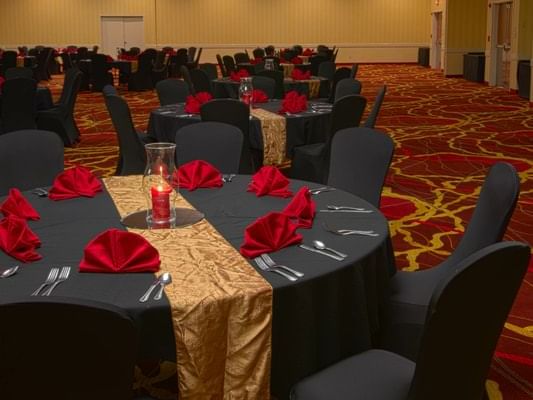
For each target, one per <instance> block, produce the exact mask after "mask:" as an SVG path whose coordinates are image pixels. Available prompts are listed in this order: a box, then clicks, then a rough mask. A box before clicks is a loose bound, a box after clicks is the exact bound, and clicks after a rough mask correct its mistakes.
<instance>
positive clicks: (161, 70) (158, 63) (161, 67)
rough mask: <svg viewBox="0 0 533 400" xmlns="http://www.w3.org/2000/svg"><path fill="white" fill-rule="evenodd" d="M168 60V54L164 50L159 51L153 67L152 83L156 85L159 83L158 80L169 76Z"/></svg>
mask: <svg viewBox="0 0 533 400" xmlns="http://www.w3.org/2000/svg"><path fill="white" fill-rule="evenodd" d="M169 59H170V58H169ZM166 60H167V54H166V53H165V52H164V51H158V52H157V54H156V56H155V60H154V67H153V69H152V83H153V84H154V86H155V85H157V82H159V81H162V80H163V79H166V78H168V62H167V61H166Z"/></svg>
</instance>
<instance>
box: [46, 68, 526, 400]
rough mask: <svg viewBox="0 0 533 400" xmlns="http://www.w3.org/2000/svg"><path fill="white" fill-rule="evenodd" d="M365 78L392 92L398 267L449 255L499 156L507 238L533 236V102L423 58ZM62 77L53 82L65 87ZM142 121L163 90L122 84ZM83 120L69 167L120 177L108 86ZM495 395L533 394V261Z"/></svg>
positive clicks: (85, 96) (389, 114)
mask: <svg viewBox="0 0 533 400" xmlns="http://www.w3.org/2000/svg"><path fill="white" fill-rule="evenodd" d="M358 78H359V80H360V81H361V82H362V84H363V95H365V96H367V97H368V99H369V106H371V105H372V102H373V99H374V97H375V93H376V91H377V89H378V88H379V87H380V86H381V85H383V84H386V85H387V86H388V92H387V95H386V97H385V102H384V105H383V108H382V110H381V115H380V118H379V119H378V124H377V126H378V128H379V129H382V130H384V131H386V132H387V133H389V134H390V135H391V136H392V137H393V139H394V141H395V143H396V150H395V156H394V161H393V164H392V167H391V170H390V173H389V176H388V178H387V182H386V187H385V190H384V197H383V200H382V211H383V212H384V213H385V215H386V216H387V217H388V219H389V221H390V227H391V232H392V235H393V244H394V248H395V253H396V258H397V265H398V268H408V269H412V270H414V269H421V268H427V267H431V266H433V265H436V264H437V263H439V262H440V261H441V260H443V259H444V258H446V257H447V255H448V254H449V252H450V249H451V248H453V247H454V245H455V244H456V243H457V241H458V239H459V238H460V236H461V233H462V232H463V231H464V227H465V226H466V223H467V221H468V220H469V218H470V215H471V213H472V209H473V207H474V205H475V201H476V199H477V195H478V194H479V189H480V185H481V184H482V182H483V179H484V176H485V174H486V171H487V169H488V167H489V166H490V165H491V164H492V163H494V162H495V161H497V160H506V161H508V162H510V163H512V164H513V165H514V166H515V167H516V169H517V170H518V171H519V173H520V178H521V195H520V199H519V202H518V205H517V207H516V210H515V212H514V216H513V218H512V220H511V223H510V226H509V229H508V231H507V235H506V239H508V240H519V241H523V242H528V243H530V244H532V243H533V229H532V226H533V207H532V205H533V108H531V107H530V106H529V103H528V101H527V100H525V99H521V98H519V97H518V96H517V95H515V94H511V93H509V92H508V91H505V90H503V89H497V88H489V87H488V86H484V85H480V84H477V83H472V82H467V81H465V80H463V79H458V78H446V79H445V78H443V77H442V74H441V73H438V72H436V71H433V70H430V69H427V68H423V67H420V66H417V65H398V64H379V65H361V66H360V68H359V73H358ZM61 83H62V77H61V76H55V77H54V78H53V80H52V81H51V82H50V84H49V85H50V87H51V88H52V91H53V93H54V95H55V96H57V95H58V94H59V91H60V88H61ZM120 93H121V94H122V95H124V96H125V97H126V99H127V101H128V103H129V105H130V108H131V110H132V115H133V118H134V122H135V124H136V126H137V127H138V128H143V129H145V128H146V125H147V122H148V116H149V113H150V110H151V109H153V108H154V107H156V106H157V105H158V101H157V97H156V95H155V92H153V91H150V92H127V91H126V90H120ZM76 120H77V123H78V126H79V128H80V130H81V132H82V136H81V142H80V144H79V145H78V146H77V147H76V148H67V149H66V150H65V160H66V161H65V162H66V164H67V167H68V166H69V165H73V164H83V165H86V166H88V167H89V168H91V169H92V170H93V171H94V172H95V173H96V174H98V175H100V176H109V175H112V174H113V172H114V169H115V164H116V159H117V151H118V148H117V141H116V138H115V133H114V130H113V127H112V125H111V122H110V120H109V116H108V114H107V111H106V109H105V106H104V104H103V99H102V95H101V93H81V94H80V95H79V96H78V100H77V106H76ZM488 387H489V394H490V398H491V399H502V398H503V399H504V400H510V399H513V400H514V399H518V400H522V399H524V400H525V399H530V398H532V397H533V262H532V263H531V264H530V268H529V272H528V274H527V276H526V279H525V281H524V283H523V285H522V288H521V291H520V293H519V296H518V299H517V301H516V303H515V306H514V308H513V310H512V312H511V315H510V317H509V320H508V321H507V323H506V325H505V328H504V331H503V333H502V336H501V339H500V342H499V344H498V348H497V352H496V356H495V358H494V360H493V363H492V368H491V371H490V375H489V382H488Z"/></svg>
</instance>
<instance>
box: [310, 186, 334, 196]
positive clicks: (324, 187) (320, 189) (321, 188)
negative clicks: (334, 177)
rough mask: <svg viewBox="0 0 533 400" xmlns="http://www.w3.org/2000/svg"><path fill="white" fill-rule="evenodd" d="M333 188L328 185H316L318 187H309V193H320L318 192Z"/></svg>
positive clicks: (330, 190) (329, 190)
mask: <svg viewBox="0 0 533 400" xmlns="http://www.w3.org/2000/svg"><path fill="white" fill-rule="evenodd" d="M334 190H335V188H332V187H328V186H322V187H318V188H313V189H309V193H311V194H315V195H316V194H320V193H324V192H332V191H334Z"/></svg>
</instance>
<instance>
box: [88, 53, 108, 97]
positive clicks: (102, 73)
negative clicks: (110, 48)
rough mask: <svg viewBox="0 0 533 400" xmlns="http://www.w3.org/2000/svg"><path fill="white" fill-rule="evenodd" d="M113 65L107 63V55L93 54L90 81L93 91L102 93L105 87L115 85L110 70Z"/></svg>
mask: <svg viewBox="0 0 533 400" xmlns="http://www.w3.org/2000/svg"><path fill="white" fill-rule="evenodd" d="M110 69H111V65H110V64H109V63H108V62H107V56H106V55H105V54H98V53H97V54H93V55H92V56H91V74H90V81H91V86H92V90H93V91H101V90H102V88H103V87H104V86H105V85H112V84H113V75H111V72H109V70H110Z"/></svg>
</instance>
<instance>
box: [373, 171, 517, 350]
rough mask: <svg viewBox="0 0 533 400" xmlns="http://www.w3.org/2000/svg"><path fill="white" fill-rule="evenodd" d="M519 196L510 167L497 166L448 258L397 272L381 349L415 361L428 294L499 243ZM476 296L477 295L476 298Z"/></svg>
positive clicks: (514, 173) (394, 277) (514, 176)
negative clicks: (468, 260) (462, 265)
mask: <svg viewBox="0 0 533 400" xmlns="http://www.w3.org/2000/svg"><path fill="white" fill-rule="evenodd" d="M519 192H520V180H519V178H518V174H517V173H516V170H515V169H514V167H513V166H512V165H510V164H508V163H504V162H499V163H496V164H494V165H493V166H492V167H491V169H490V170H489V172H488V174H487V177H486V178H485V182H484V183H483V187H482V188H481V192H480V194H479V198H478V201H477V204H476V208H475V209H474V213H473V215H472V218H471V219H470V222H469V223H468V226H467V228H466V231H465V233H464V235H463V237H462V238H461V240H460V242H459V244H458V245H457V247H456V248H455V250H454V251H453V252H452V254H451V255H450V256H449V257H448V258H447V259H446V260H445V261H444V262H442V263H441V264H439V265H438V266H435V267H433V268H430V269H426V270H423V271H416V272H407V271H398V272H397V273H396V274H395V275H394V276H393V277H392V278H391V281H390V286H391V297H390V310H389V313H388V314H389V316H388V321H387V327H386V329H385V330H384V333H383V340H382V345H383V347H384V348H386V349H388V350H391V351H394V352H396V353H399V354H401V355H403V356H405V357H408V358H410V359H412V360H414V359H416V356H417V354H418V349H419V346H420V338H421V336H422V331H423V328H424V319H425V314H426V311H427V308H428V306H429V303H430V299H431V294H432V293H433V290H434V288H435V287H436V286H437V285H438V284H439V282H440V281H442V280H443V279H446V278H447V277H449V276H450V275H452V274H453V273H454V271H455V269H454V268H455V265H456V264H457V263H458V262H460V261H461V260H463V259H465V258H466V257H468V256H469V255H471V254H472V253H474V252H476V251H478V250H480V249H482V248H483V247H486V246H489V245H491V244H493V243H497V242H499V241H500V240H502V238H503V235H504V233H505V230H506V229H507V225H508V223H509V220H510V219H511V215H512V214H513V211H514V208H515V206H516V202H517V200H518V195H519ZM476 296H477V294H476Z"/></svg>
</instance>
